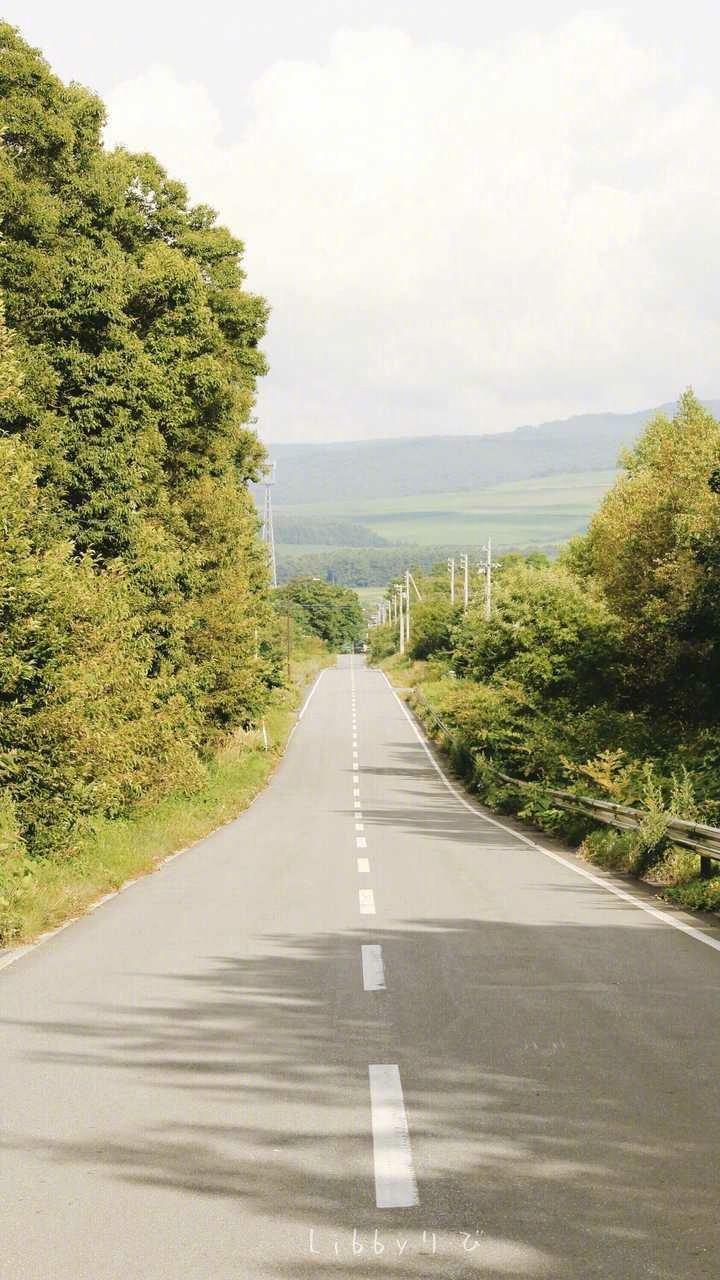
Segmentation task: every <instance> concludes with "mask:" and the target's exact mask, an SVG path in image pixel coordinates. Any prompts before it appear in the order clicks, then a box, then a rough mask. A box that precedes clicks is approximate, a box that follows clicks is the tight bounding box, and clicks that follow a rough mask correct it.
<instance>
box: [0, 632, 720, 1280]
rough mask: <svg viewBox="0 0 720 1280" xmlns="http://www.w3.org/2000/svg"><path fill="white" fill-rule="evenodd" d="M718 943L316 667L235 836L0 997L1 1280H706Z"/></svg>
mask: <svg viewBox="0 0 720 1280" xmlns="http://www.w3.org/2000/svg"><path fill="white" fill-rule="evenodd" d="M641 893H642V891H641V890H638V897H639V898H640V900H641V901H643V902H647V898H646V897H645V898H642V897H641ZM717 937H718V935H717V934H716V935H715V940H716V946H715V948H713V947H712V946H709V945H706V943H704V942H703V941H702V940H701V939H700V938H699V937H695V936H693V935H692V933H684V932H682V931H681V930H678V929H677V928H674V927H671V926H669V925H668V924H666V923H664V922H663V921H662V920H661V919H659V918H658V917H657V916H656V915H653V914H649V913H648V912H647V911H645V910H642V909H641V908H639V907H638V906H635V905H633V903H632V902H630V901H627V900H626V899H624V898H622V897H618V896H617V895H613V894H612V893H611V892H609V891H608V889H607V888H606V887H603V885H602V884H599V883H596V882H595V881H594V880H593V879H592V878H587V876H583V875H582V874H581V873H578V871H576V870H575V869H574V868H573V866H572V864H571V862H568V863H567V864H565V863H563V862H562V861H558V860H557V858H554V857H552V856H548V855H547V854H543V853H542V852H541V851H540V850H538V849H537V848H533V847H532V846H531V845H529V844H527V843H524V842H523V841H522V839H521V838H519V837H518V836H516V835H514V834H513V832H512V831H510V830H508V829H504V828H503V827H501V826H497V825H494V824H493V823H492V821H491V820H488V819H487V818H484V817H483V816H482V814H481V813H480V812H479V811H476V810H475V808H474V807H473V806H472V805H470V806H466V805H463V804H462V803H461V802H460V801H459V800H458V799H457V798H456V796H454V795H453V794H452V793H451V792H450V791H449V790H448V787H447V786H446V785H445V783H444V782H443V780H442V777H441V776H440V775H439V774H438V772H437V770H436V768H435V766H434V765H433V762H432V758H431V757H430V756H429V755H428V753H427V751H426V749H425V748H424V747H423V745H422V743H421V742H420V741H419V740H418V736H417V734H416V731H415V730H414V729H413V726H412V724H411V722H410V720H409V719H408V717H407V714H406V712H405V711H404V709H403V708H402V706H401V705H400V703H399V701H398V700H397V698H396V697H395V695H394V694H393V693H392V691H391V690H390V688H389V686H388V684H387V682H386V680H385V678H384V677H383V675H382V674H380V673H379V672H376V671H372V670H368V669H366V668H365V667H364V666H363V665H362V662H361V660H359V659H355V660H354V662H352V661H351V660H350V659H349V658H345V659H340V661H339V664H338V667H337V669H332V670H329V671H327V672H326V673H325V674H324V675H323V677H322V678H321V680H320V682H319V684H318V685H317V686H316V687H315V689H314V691H313V694H312V697H311V699H310V701H309V703H308V704H307V707H306V710H305V712H304V714H303V716H302V719H301V720H300V722H299V724H298V727H297V730H296V732H295V734H294V737H293V739H292V741H291V744H290V747H289V750H288V752H287V755H286V757H285V759H284V760H283V761H282V763H281V765H280V766H279V768H278V770H277V772H276V774H275V776H274V778H273V780H272V782H271V783H270V785H269V787H268V788H267V789H266V791H265V792H264V793H263V794H262V795H261V796H260V797H259V798H258V800H257V801H256V802H255V804H254V805H253V806H252V808H251V809H250V810H249V811H248V812H247V813H246V814H244V815H243V816H242V817H241V818H240V819H239V820H238V821H236V822H234V823H232V824H231V825H228V826H226V827H224V828H222V829H221V830H219V831H218V832H216V833H215V834H214V835H213V836H211V837H210V838H209V839H207V840H204V841H203V842H202V843H201V844H198V845H197V846H195V847H194V848H193V849H191V850H189V851H187V852H185V853H183V854H181V855H180V856H179V857H177V858H176V859H174V860H173V861H171V862H169V863H167V864H165V865H164V866H163V867H162V868H161V869H160V870H159V871H158V872H157V873H156V874H154V875H152V876H150V877H148V878H146V879H144V880H142V881H140V882H137V883H136V884H134V885H132V886H131V887H129V888H128V889H126V890H125V891H124V892H122V893H121V894H119V895H118V896H116V897H115V898H113V899H112V900H110V901H108V902H106V903H104V904H103V905H102V906H100V907H99V908H98V909H97V910H96V911H95V912H94V913H92V914H89V915H88V916H86V917H85V918H83V919H82V920H80V921H78V922H76V923H75V924H73V925H71V926H70V927H69V928H67V929H65V930H63V931H62V932H60V933H59V934H57V935H56V936H55V937H53V938H52V939H50V940H49V941H47V942H45V943H43V944H42V945H41V946H39V947H37V948H35V949H34V950H32V951H30V952H29V953H27V954H25V955H24V956H22V957H21V958H20V959H18V960H17V961H16V962H15V963H14V964H12V965H11V966H9V967H7V968H6V969H4V971H3V972H2V973H0V997H1V998H2V1013H3V1019H4V1021H3V1056H2V1067H1V1068H0V1070H1V1073H2V1076H1V1079H0V1097H1V1099H2V1102H1V1106H2V1118H3V1124H4V1129H5V1142H6V1145H5V1147H4V1150H3V1154H2V1188H1V1189H2V1195H1V1197H0V1203H1V1206H2V1208H1V1210H0V1216H1V1222H0V1251H1V1262H0V1275H2V1278H3V1280H266V1278H267V1280H291V1278H293V1280H294V1278H296V1277H298V1278H303V1277H309V1276H313V1277H315V1276H320V1277H328V1278H330V1277H333V1278H340V1280H344V1278H346V1277H347V1278H349V1277H357V1278H358V1280H359V1278H360V1277H364V1276H376V1277H383V1278H385V1280H387V1278H393V1280H394V1278H395V1277H402V1276H407V1277H414V1278H415V1280H430V1278H431V1277H432V1278H433V1280H435V1278H436V1277H447V1276H450V1277H468V1276H475V1275H478V1276H482V1277H489V1278H491V1280H500V1278H506V1277H508V1276H511V1277H547V1278H548V1280H570V1278H572V1280H591V1278H592V1277H598V1278H600V1277H602V1280H638V1278H639V1277H653V1278H654V1280H697V1278H700V1277H702V1278H703V1280H710V1278H712V1280H716V1277H717V1276H718V1274H720V1261H719V1260H718V1243H719V1241H718V1185H717V1151H718V1145H717V1137H718V1132H717V1124H718V1114H719V1113H720V1108H719V1107H718V1102H719V1101H720V1099H719V1097H718V1085H719V1081H720V1055H719V1054H718V986H719V984H718V975H719V974H720V951H718V949H717Z"/></svg>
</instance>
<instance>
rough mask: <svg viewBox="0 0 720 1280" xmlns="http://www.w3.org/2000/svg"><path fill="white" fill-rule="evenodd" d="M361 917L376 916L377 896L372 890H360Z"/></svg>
mask: <svg viewBox="0 0 720 1280" xmlns="http://www.w3.org/2000/svg"><path fill="white" fill-rule="evenodd" d="M358 902H359V903H360V915H361V916H374V915H375V894H374V893H373V891H372V889H358Z"/></svg>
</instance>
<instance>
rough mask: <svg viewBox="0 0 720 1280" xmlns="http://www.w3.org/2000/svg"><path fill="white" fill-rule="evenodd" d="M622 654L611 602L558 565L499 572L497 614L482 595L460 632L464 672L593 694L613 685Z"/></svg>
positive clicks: (459, 660)
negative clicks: (485, 604)
mask: <svg viewBox="0 0 720 1280" xmlns="http://www.w3.org/2000/svg"><path fill="white" fill-rule="evenodd" d="M619 657H620V643H619V633H618V628H617V624H616V622H615V620H614V619H613V616H612V614H611V612H610V610H609V609H608V607H607V604H606V603H605V601H604V600H603V599H602V597H601V596H600V595H599V593H597V592H596V591H594V590H593V589H592V588H591V587H590V586H588V585H586V584H583V583H582V582H580V581H578V579H576V578H574V577H573V576H572V574H570V573H569V572H568V571H567V570H566V569H564V568H562V567H561V566H558V565H554V566H550V567H537V568H536V567H533V566H532V565H526V564H522V565H511V566H509V567H508V568H506V569H505V571H504V572H503V573H501V574H499V575H498V577H497V580H496V586H495V592H494V601H493V610H492V615H491V617H490V619H489V620H486V619H485V616H484V613H483V610H482V606H481V603H480V602H479V603H478V604H476V605H475V606H474V607H473V608H471V609H470V611H469V612H468V613H467V614H466V615H465V617H464V618H463V620H462V622H461V623H460V625H459V626H458V627H457V629H456V632H455V647H454V664H455V668H456V670H457V671H458V672H461V673H462V674H467V675H469V676H471V677H472V678H473V679H475V680H489V679H498V678H499V679H502V680H513V681H516V682H517V683H518V684H520V685H522V686H524V687H525V688H526V689H532V690H536V691H542V692H543V693H544V694H546V695H552V694H554V695H557V694H563V693H567V692H572V693H573V695H574V696H575V697H576V698H577V699H578V700H579V701H580V700H581V701H585V702H587V701H588V700H592V699H593V698H596V697H597V696H598V695H599V694H601V693H603V692H607V691H608V690H609V689H610V688H612V683H613V674H614V671H615V669H616V667H617V663H618V660H619Z"/></svg>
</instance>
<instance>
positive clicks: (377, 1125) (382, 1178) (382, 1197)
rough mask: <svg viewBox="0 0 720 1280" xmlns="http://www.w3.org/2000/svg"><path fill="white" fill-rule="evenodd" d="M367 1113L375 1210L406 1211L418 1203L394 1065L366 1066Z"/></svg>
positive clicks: (397, 1073) (403, 1105)
mask: <svg viewBox="0 0 720 1280" xmlns="http://www.w3.org/2000/svg"><path fill="white" fill-rule="evenodd" d="M369 1075H370V1111H371V1116H372V1133H373V1151H374V1156H375V1203H376V1205H377V1207H378V1209H409V1208H410V1207H411V1206H412V1205H415V1204H417V1203H418V1190H417V1183H416V1181H415V1170H414V1168H413V1161H412V1152H411V1150H410V1135H409V1133H408V1123H407V1116H406V1114H405V1103H404V1101H403V1091H402V1084H401V1083H400V1069H399V1067H398V1066H397V1065H396V1064H390V1063H379V1064H377V1065H371V1066H370V1067H369Z"/></svg>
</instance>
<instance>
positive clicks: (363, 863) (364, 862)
mask: <svg viewBox="0 0 720 1280" xmlns="http://www.w3.org/2000/svg"><path fill="white" fill-rule="evenodd" d="M357 869H358V871H359V873H360V875H361V876H366V875H369V874H370V859H369V858H358V860H357Z"/></svg>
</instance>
